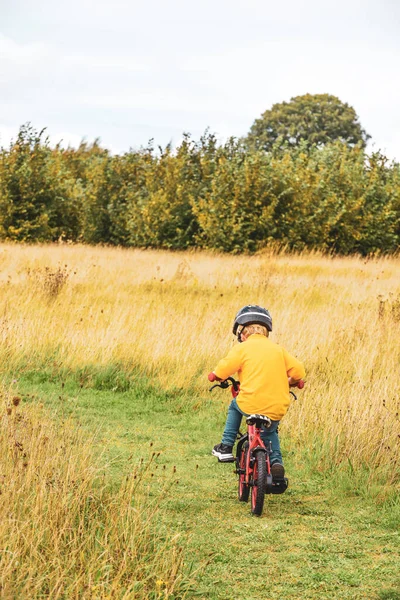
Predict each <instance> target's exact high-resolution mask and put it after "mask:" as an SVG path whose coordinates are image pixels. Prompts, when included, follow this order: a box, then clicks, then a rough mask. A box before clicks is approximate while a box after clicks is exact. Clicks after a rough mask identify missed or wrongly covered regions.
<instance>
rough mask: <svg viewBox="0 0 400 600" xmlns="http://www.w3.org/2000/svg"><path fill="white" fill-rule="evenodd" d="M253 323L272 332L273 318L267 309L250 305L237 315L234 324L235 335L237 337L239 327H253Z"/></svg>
mask: <svg viewBox="0 0 400 600" xmlns="http://www.w3.org/2000/svg"><path fill="white" fill-rule="evenodd" d="M252 323H257V324H258V325H264V327H266V328H267V329H268V331H272V317H271V315H270V314H269V312H268V311H267V309H266V308H263V307H262V306H258V304H248V305H247V306H243V308H241V309H240V310H239V312H238V313H237V315H236V317H235V321H234V323H233V334H234V335H236V332H237V330H238V327H239V325H251V324H252ZM239 337H240V336H239Z"/></svg>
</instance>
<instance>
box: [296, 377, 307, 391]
mask: <svg viewBox="0 0 400 600" xmlns="http://www.w3.org/2000/svg"><path fill="white" fill-rule="evenodd" d="M304 383H305V382H304V380H303V379H300V381H298V382H297V386H296V387H298V388H299V390H302V389H303V387H304Z"/></svg>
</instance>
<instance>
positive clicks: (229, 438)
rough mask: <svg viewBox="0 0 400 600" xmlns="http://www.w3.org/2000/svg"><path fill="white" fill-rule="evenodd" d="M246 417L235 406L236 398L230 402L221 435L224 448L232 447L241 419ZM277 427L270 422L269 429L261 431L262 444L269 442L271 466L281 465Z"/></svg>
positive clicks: (273, 422)
mask: <svg viewBox="0 0 400 600" xmlns="http://www.w3.org/2000/svg"><path fill="white" fill-rule="evenodd" d="M243 416H245V417H248V415H247V414H246V413H244V412H242V411H241V410H240V408H239V407H238V405H237V402H236V398H234V399H233V400H232V402H231V403H230V405H229V408H228V415H227V417H226V423H225V429H224V433H223V434H222V443H223V444H226V446H233V445H234V443H235V441H236V437H237V434H238V432H239V428H240V423H241V422H242V417H243ZM278 425H279V421H272V424H271V427H270V428H269V429H264V427H263V430H262V433H261V439H262V441H263V442H264V444H267V443H269V442H271V446H272V453H271V456H270V460H271V465H272V464H274V463H276V462H279V463H281V464H282V465H283V460H282V454H281V447H280V444H279V437H278V432H277V429H278Z"/></svg>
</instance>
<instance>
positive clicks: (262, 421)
mask: <svg viewBox="0 0 400 600" xmlns="http://www.w3.org/2000/svg"><path fill="white" fill-rule="evenodd" d="M257 422H258V423H257ZM246 423H247V425H258V426H259V427H260V426H261V425H264V427H267V428H268V427H271V419H270V418H269V417H266V416H265V415H249V416H248V417H247V418H246Z"/></svg>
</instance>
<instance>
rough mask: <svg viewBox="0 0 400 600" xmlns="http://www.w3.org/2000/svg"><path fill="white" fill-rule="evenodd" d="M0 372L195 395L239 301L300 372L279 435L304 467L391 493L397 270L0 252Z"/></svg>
mask: <svg viewBox="0 0 400 600" xmlns="http://www.w3.org/2000/svg"><path fill="white" fill-rule="evenodd" d="M0 285H1V300H0V335H1V344H0V353H1V356H0V358H1V363H0V364H1V369H2V372H3V375H4V376H8V377H14V378H16V379H18V377H19V376H20V375H21V374H23V373H24V372H28V371H32V370H41V369H43V370H44V369H52V370H53V371H54V372H63V373H64V374H68V373H69V372H70V373H74V372H76V371H78V370H84V369H85V368H87V372H88V373H90V369H91V368H93V367H96V368H102V367H104V368H106V367H109V366H113V367H115V368H118V369H121V370H123V371H124V372H125V373H127V375H128V376H130V377H132V378H134V377H135V376H136V375H137V374H138V373H140V374H143V375H146V376H147V377H149V378H151V379H152V380H154V382H160V383H161V384H162V385H163V386H164V387H167V388H179V389H187V391H188V394H189V391H191V392H192V393H193V395H195V396H196V398H197V399H198V401H199V402H201V401H202V399H205V398H206V394H207V381H206V375H207V372H208V371H209V370H211V369H212V368H213V366H214V365H215V362H216V361H217V360H218V359H219V358H220V357H221V356H222V355H223V354H224V353H225V352H226V351H227V350H228V349H229V347H230V346H231V344H232V343H234V339H233V336H232V334H231V326H232V321H233V317H234V315H235V313H236V311H237V310H238V309H239V308H240V307H241V306H242V305H244V304H248V303H258V304H261V305H263V306H265V307H267V308H268V309H269V310H270V312H271V314H272V317H273V323H274V331H273V333H272V339H273V340H274V341H276V342H278V343H280V344H282V345H284V346H285V347H286V348H287V349H288V350H289V352H291V353H293V354H294V355H296V356H297V357H298V358H299V359H300V360H302V361H303V362H304V363H305V366H306V371H307V376H306V381H307V385H306V388H305V390H304V391H303V392H300V393H299V394H298V395H299V401H298V403H297V404H296V409H295V410H290V411H289V413H288V415H287V416H286V417H285V420H284V423H283V427H284V431H285V435H289V437H290V439H291V440H292V442H293V444H294V445H295V446H296V447H297V446H300V445H301V446H302V447H303V449H304V448H307V451H308V452H309V454H310V457H311V460H314V461H315V464H316V468H319V469H321V470H326V469H329V468H330V464H331V463H332V464H333V465H336V466H343V467H344V466H345V467H346V468H351V469H355V468H356V467H360V468H361V467H362V468H363V469H364V470H365V472H367V473H369V479H370V481H371V482H380V483H385V484H390V485H391V486H392V489H393V485H398V483H399V474H400V469H399V464H398V455H399V443H400V438H399V436H400V425H399V412H400V410H399V408H400V406H399V396H400V394H399V390H400V383H399V377H398V372H399V369H398V365H399V359H400V342H399V340H400V335H399V334H400V260H399V259H398V258H394V257H391V258H376V259H370V260H365V259H361V258H358V257H353V258H334V257H330V256H323V255H319V254H304V255H287V254H284V253H274V252H266V253H261V254H258V255H254V256H241V257H234V256H229V255H219V254H206V253H196V252H193V253H169V252H163V251H151V250H136V249H135V250H133V249H119V248H107V247H95V248H93V247H86V246H69V245H51V246H17V245H4V244H3V245H1V246H0Z"/></svg>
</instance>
